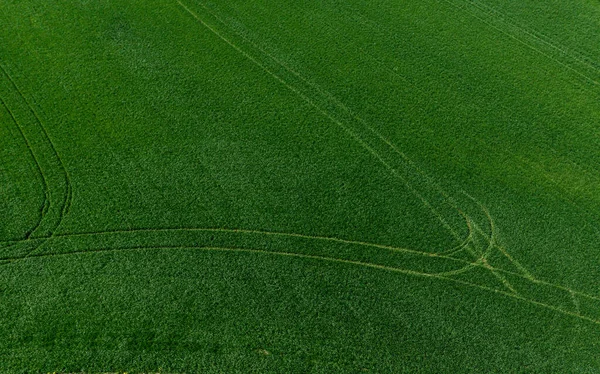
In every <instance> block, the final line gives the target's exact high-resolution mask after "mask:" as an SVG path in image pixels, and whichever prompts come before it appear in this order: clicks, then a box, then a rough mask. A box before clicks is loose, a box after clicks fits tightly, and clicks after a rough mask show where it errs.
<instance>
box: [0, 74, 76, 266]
mask: <svg viewBox="0 0 600 374" xmlns="http://www.w3.org/2000/svg"><path fill="white" fill-rule="evenodd" d="M0 70H1V71H2V73H3V75H4V76H5V77H6V79H7V80H8V82H10V85H11V87H12V89H13V90H14V92H15V93H16V94H17V95H18V96H19V97H20V100H22V101H23V103H24V104H25V106H26V107H27V110H28V111H29V114H30V115H31V116H32V118H33V119H34V122H35V123H36V125H37V127H38V129H39V130H40V131H41V133H42V135H43V138H44V139H43V142H45V143H46V144H47V146H48V147H49V149H50V150H51V153H52V156H51V157H53V158H55V160H56V162H57V165H58V168H59V171H58V172H59V173H60V174H62V176H63V178H64V192H63V196H62V202H61V203H60V205H61V206H60V208H59V210H58V212H57V214H58V217H57V218H56V222H54V223H53V224H52V225H51V226H50V227H49V228H48V229H47V231H48V232H49V236H50V237H52V235H53V234H54V233H55V231H56V230H57V229H58V228H59V227H60V224H61V222H62V220H63V218H64V216H65V215H66V214H68V209H69V207H70V201H71V197H72V188H71V180H70V176H69V173H68V171H67V170H66V168H65V166H64V163H63V160H62V158H61V157H60V154H59V153H58V151H57V150H56V147H55V145H54V143H53V142H52V139H51V138H50V136H49V134H48V131H47V129H46V127H45V126H44V124H43V122H42V121H41V120H40V118H39V116H38V114H37V113H36V111H35V110H34V109H33V107H32V106H31V104H30V103H29V101H28V100H27V98H26V97H25V95H24V94H23V92H22V91H21V89H20V88H19V87H18V85H17V84H16V83H15V81H14V79H13V78H12V76H11V75H10V74H9V72H8V71H7V70H6V68H5V67H4V66H3V65H2V64H1V63H0ZM3 105H4V107H5V108H6V109H7V110H8V111H9V113H10V115H11V117H12V118H13V120H14V121H15V123H17V126H18V128H19V132H20V134H21V135H22V137H23V139H25V141H26V144H27V148H28V149H29V152H30V154H31V156H32V157H33V158H34V160H35V163H36V167H37V170H38V172H39V174H40V175H41V177H42V179H43V184H44V194H45V202H44V205H43V208H42V209H41V219H39V220H38V222H37V224H36V226H35V227H34V228H33V229H32V230H30V231H29V232H28V234H27V235H26V237H25V241H21V243H23V242H26V241H27V240H29V239H32V238H34V237H35V236H36V231H38V230H39V229H40V228H41V226H42V223H43V222H44V218H46V216H47V214H48V212H49V210H50V209H51V207H52V205H53V204H52V199H51V193H50V186H49V183H48V177H47V175H46V174H45V173H44V171H43V168H42V166H41V164H40V162H39V159H38V156H36V155H35V153H36V152H35V151H34V150H33V148H32V147H31V145H30V140H29V139H28V138H27V136H26V135H25V132H24V130H23V128H22V127H21V126H20V125H19V124H18V121H17V119H16V117H15V116H14V114H13V113H12V112H11V111H10V109H9V108H8V106H6V103H4V102H3ZM13 244H14V245H18V244H19V242H13ZM40 245H42V243H40V244H38V245H37V246H35V247H33V249H30V250H28V254H31V253H33V252H35V251H36V250H37V249H38V248H39V246H40Z"/></svg>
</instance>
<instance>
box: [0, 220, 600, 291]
mask: <svg viewBox="0 0 600 374" xmlns="http://www.w3.org/2000/svg"><path fill="white" fill-rule="evenodd" d="M215 230H217V232H226V233H240V232H242V233H244V232H245V233H252V234H268V235H273V236H284V237H285V236H289V237H299V238H303V239H314V240H325V241H332V242H337V241H339V242H341V243H344V244H352V245H367V244H368V246H373V247H379V248H382V249H388V250H391V251H394V250H398V251H400V252H402V251H403V248H398V247H388V246H385V245H379V244H373V243H365V242H360V241H351V240H346V239H339V238H333V237H319V236H309V235H303V234H295V233H284V232H268V231H267V232H264V231H257V230H243V229H223V228H217V229H212V228H165V229H133V230H115V231H103V232H87V233H71V234H69V233H67V234H57V235H55V236H54V237H53V238H52V239H53V240H58V239H61V238H71V237H84V236H95V235H112V234H135V233H145V232H177V231H187V232H214V231H215ZM32 240H42V239H41V238H38V239H32ZM408 251H410V252H409V253H410V254H415V255H422V256H426V257H434V258H442V259H446V260H450V261H455V262H460V263H464V264H467V265H469V264H473V265H474V266H476V267H484V266H483V265H482V264H474V263H472V262H469V261H466V260H462V259H458V258H455V257H449V256H444V255H440V254H436V253H434V252H421V251H415V250H410V249H408ZM79 252H89V251H79ZM69 253H72V252H66V253H63V254H60V255H68V254H69ZM33 257H37V258H40V257H46V254H44V253H42V254H38V255H35V256H33ZM21 259H23V258H21V257H16V258H11V259H0V262H1V261H16V260H21ZM5 264H6V263H5ZM494 270H495V271H498V272H501V273H504V274H510V275H513V276H515V277H518V278H522V279H525V280H528V281H531V282H532V283H535V284H540V285H545V286H549V287H552V288H557V289H561V290H564V291H568V292H573V293H574V294H576V295H578V296H583V297H586V298H589V299H592V300H597V301H600V296H594V295H590V294H586V293H585V292H582V291H577V290H573V289H571V288H568V287H565V286H562V285H559V284H555V283H550V282H546V281H543V280H539V279H531V278H528V277H526V276H524V275H523V274H521V273H517V272H514V271H510V270H505V269H500V268H494Z"/></svg>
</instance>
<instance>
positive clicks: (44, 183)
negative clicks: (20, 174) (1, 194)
mask: <svg viewBox="0 0 600 374" xmlns="http://www.w3.org/2000/svg"><path fill="white" fill-rule="evenodd" d="M0 67H1V65H0ZM2 71H4V70H2ZM0 103H1V104H2V106H3V107H4V109H6V111H7V112H8V114H9V115H10V118H11V119H12V121H13V122H14V123H15V127H16V128H17V130H18V131H19V134H20V135H21V138H22V139H23V142H24V143H25V146H26V147H27V152H28V153H29V155H30V156H31V159H32V160H33V163H34V164H35V168H36V171H37V173H38V174H39V177H40V179H41V181H42V192H43V195H44V199H43V202H42V206H41V207H40V210H39V214H38V219H37V221H36V223H35V225H34V226H33V227H32V228H30V229H28V230H27V232H26V233H25V239H29V237H30V236H31V234H32V233H33V232H34V231H35V230H36V229H37V228H38V227H40V225H41V224H42V221H43V220H44V216H45V213H46V212H47V208H46V206H47V204H48V205H49V204H50V200H49V192H48V181H47V180H46V176H45V175H44V173H43V172H42V167H41V166H40V163H39V161H38V159H37V157H36V155H35V153H34V152H33V149H32V148H31V144H30V143H29V140H28V139H27V137H26V136H25V133H24V132H23V129H22V128H21V125H20V124H19V122H18V121H17V119H16V118H15V116H14V114H13V112H12V111H11V110H10V108H9V107H8V106H7V105H6V103H5V102H4V100H3V99H2V98H1V97H0ZM12 245H16V243H13V244H12ZM4 248H7V247H4Z"/></svg>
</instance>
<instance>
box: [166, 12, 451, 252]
mask: <svg viewBox="0 0 600 374" xmlns="http://www.w3.org/2000/svg"><path fill="white" fill-rule="evenodd" d="M177 3H178V4H179V5H180V6H181V7H182V8H183V9H184V10H185V11H186V12H187V13H189V14H190V15H191V16H192V17H194V18H195V19H196V20H197V21H198V22H199V23H200V24H202V25H203V26H204V27H205V28H207V29H208V30H209V31H211V32H212V33H213V34H215V36H217V37H218V38H219V39H221V40H222V41H224V42H225V43H227V44H228V45H230V46H231V47H232V48H234V49H235V50H236V51H237V52H239V53H240V54H242V55H243V56H244V57H246V58H247V59H249V60H250V61H251V62H253V63H254V64H255V65H257V66H258V67H260V68H261V69H263V70H264V71H265V72H267V73H268V74H269V75H271V76H272V77H273V78H275V79H276V80H278V81H279V82H280V83H282V84H283V85H284V86H286V87H287V88H288V89H289V90H291V91H292V92H294V93H295V94H297V95H298V96H300V97H301V98H302V99H303V100H304V101H306V102H307V103H308V104H310V105H311V106H312V107H313V108H315V109H316V110H317V111H318V112H319V113H321V114H322V115H324V116H325V117H327V118H328V119H329V120H331V121H332V122H333V123H335V124H336V125H338V126H339V127H340V128H342V129H343V130H344V131H346V132H347V133H348V134H349V135H350V136H351V137H352V138H353V139H354V140H355V141H357V142H358V143H359V144H360V145H361V146H362V147H363V148H365V149H366V150H367V151H368V152H369V153H371V154H372V155H373V156H374V157H375V158H376V159H377V160H378V161H379V162H380V163H381V164H382V165H384V166H385V167H386V169H388V171H389V172H390V173H391V174H392V175H393V176H395V177H396V178H398V179H399V180H400V181H401V182H402V183H403V184H404V185H405V186H406V188H407V189H408V190H409V191H410V192H411V193H412V194H413V195H414V196H415V197H417V199H419V200H420V201H421V202H422V203H423V205H424V206H425V208H427V209H428V210H429V211H431V212H432V214H433V215H434V217H436V218H437V220H438V221H440V223H441V224H442V226H443V227H444V228H445V229H446V230H447V231H448V232H450V233H451V234H452V236H453V238H454V239H455V240H456V241H457V242H459V243H460V242H462V240H461V238H460V235H459V234H458V233H457V231H456V230H455V229H454V228H453V227H452V225H451V224H449V223H448V221H447V220H446V219H445V218H444V217H443V215H442V214H441V213H440V212H439V211H438V209H436V208H435V207H434V206H433V205H432V204H431V203H430V202H429V201H428V200H427V198H425V197H424V196H423V195H422V194H421V193H420V192H419V191H417V190H416V189H415V188H414V187H413V186H412V185H411V184H410V183H409V182H408V180H407V178H406V177H405V176H403V175H402V174H401V173H400V172H399V171H398V169H396V168H395V167H394V166H392V164H391V163H390V162H388V161H386V160H385V159H384V157H383V156H382V155H381V154H379V152H377V150H376V149H375V146H373V145H372V144H369V142H368V141H367V140H365V139H363V136H360V135H359V133H360V132H357V131H356V129H354V127H356V126H352V125H348V124H346V123H343V122H342V121H341V120H339V119H338V118H337V116H336V115H335V114H332V112H331V110H332V109H337V110H341V111H342V112H343V113H345V116H346V117H348V121H349V122H352V121H355V122H357V123H359V124H360V127H361V128H366V129H367V130H368V131H369V132H370V133H372V135H374V136H375V138H376V139H377V141H378V142H380V141H382V142H383V143H382V144H383V145H385V146H386V149H387V147H389V141H387V140H386V139H385V138H384V137H383V136H382V135H381V134H380V133H379V132H378V131H376V130H375V129H374V128H373V127H371V126H370V125H369V124H368V123H367V122H366V121H365V120H364V119H362V118H360V117H359V116H357V115H356V113H354V112H353V111H352V110H350V109H349V108H348V107H347V106H346V105H345V104H344V103H342V102H341V101H340V100H339V99H337V98H336V97H335V96H333V95H332V94H331V93H329V92H328V91H326V90H324V89H322V88H321V87H320V86H319V85H317V84H315V83H313V82H311V81H310V80H308V79H307V78H305V77H304V76H303V75H302V74H300V73H298V72H297V71H295V70H294V69H293V68H291V67H290V66H289V65H287V64H286V63H285V62H283V61H281V60H280V59H278V58H276V57H275V56H273V55H272V54H270V53H269V52H267V51H266V50H265V49H263V48H262V47H261V46H259V45H257V44H256V43H254V42H253V41H251V40H249V39H247V38H246V37H245V36H244V35H240V34H239V33H236V35H237V36H238V37H240V38H241V39H242V40H243V41H244V42H245V43H247V44H249V45H251V46H252V48H254V49H255V50H256V51H258V52H259V53H260V54H262V55H263V56H265V57H266V58H267V59H268V60H270V62H271V64H275V66H276V68H275V69H277V68H279V69H282V70H283V71H284V73H286V74H291V76H292V77H293V78H294V79H297V80H299V81H298V82H297V83H299V84H300V86H306V87H304V89H302V88H298V87H295V86H294V85H293V84H291V83H289V82H287V81H286V80H285V79H284V78H283V77H282V76H281V75H280V74H278V73H277V72H276V71H275V69H274V68H271V67H268V66H267V65H266V64H265V63H263V62H261V61H259V60H258V59H257V58H255V57H253V56H251V55H250V54H248V53H247V52H245V51H244V50H242V49H241V48H240V47H239V46H238V45H236V44H235V43H234V42H232V41H231V40H230V39H228V38H227V37H225V36H224V35H222V33H221V32H219V31H218V30H217V29H215V28H214V27H212V26H211V25H209V24H207V23H206V22H205V21H204V20H203V19H202V18H201V17H200V16H198V14H196V13H195V12H194V11H192V10H191V9H190V8H189V7H187V6H186V5H185V4H183V3H182V2H181V1H179V0H177ZM198 5H199V6H201V7H202V8H203V10H204V11H206V12H207V13H209V14H210V15H211V16H212V17H213V18H214V19H216V20H217V22H219V23H220V24H221V25H222V26H224V27H225V28H228V29H230V27H229V26H228V24H227V23H226V22H225V21H223V20H222V19H221V18H220V17H219V16H218V15H217V14H215V13H214V12H213V11H211V10H210V9H209V8H208V7H206V6H205V5H204V4H202V3H198ZM306 90H312V91H316V94H317V96H320V97H321V100H319V99H315V98H312V97H310V96H309V94H307V93H305V92H304V91H306ZM314 94H315V92H313V93H312V95H313V96H314ZM318 101H324V103H325V104H324V105H323V104H321V103H319V102H318ZM323 107H325V108H323ZM338 115H339V114H338ZM342 117H344V115H342ZM386 144H387V145H386ZM403 156H404V157H406V155H403ZM406 158H407V157H406ZM394 160H397V158H394ZM405 165H406V164H405Z"/></svg>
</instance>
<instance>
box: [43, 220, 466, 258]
mask: <svg viewBox="0 0 600 374" xmlns="http://www.w3.org/2000/svg"><path fill="white" fill-rule="evenodd" d="M171 232H172V233H176V232H220V233H229V234H236V233H242V234H256V235H266V236H281V237H291V238H301V239H311V240H321V241H329V242H336V243H341V244H350V245H360V246H364V247H372V248H379V249H385V250H389V251H392V252H401V253H409V254H414V255H420V256H425V257H437V258H445V259H452V260H455V261H464V260H459V259H456V258H453V257H449V256H444V255H443V254H440V253H436V252H424V251H418V250H414V249H409V248H402V247H395V246H389V245H384V244H376V243H370V242H363V241H358V240H348V239H342V238H336V237H331V236H317V235H305V234H298V233H289V232H281V231H263V230H248V229H229V228H195V227H190V228H185V227H181V228H158V229H155V228H149V229H127V230H113V231H89V232H80V233H64V234H55V235H54V236H52V237H46V238H36V239H33V240H44V239H61V238H73V237H85V236H97V235H114V234H136V233H171Z"/></svg>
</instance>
